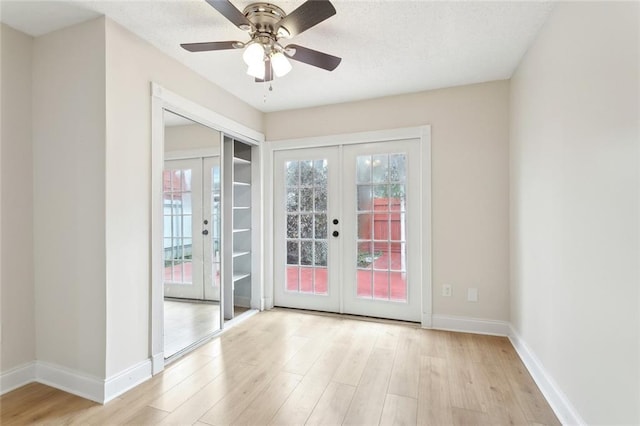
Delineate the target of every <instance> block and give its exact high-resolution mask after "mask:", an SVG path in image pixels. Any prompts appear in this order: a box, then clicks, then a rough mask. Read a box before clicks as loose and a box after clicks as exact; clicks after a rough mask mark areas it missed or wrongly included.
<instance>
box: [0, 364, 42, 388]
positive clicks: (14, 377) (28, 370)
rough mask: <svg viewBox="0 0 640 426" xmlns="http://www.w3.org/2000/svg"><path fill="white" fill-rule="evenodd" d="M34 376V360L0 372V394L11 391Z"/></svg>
mask: <svg viewBox="0 0 640 426" xmlns="http://www.w3.org/2000/svg"><path fill="white" fill-rule="evenodd" d="M35 378H36V363H35V362H34V361H32V362H28V363H26V364H22V365H19V366H17V367H15V368H12V369H11V370H8V371H7V372H4V373H2V374H0V395H4V394H5V393H7V392H11V391H12V390H14V389H18V388H19V387H22V386H24V385H26V384H29V383H31V382H33V381H34V380H35Z"/></svg>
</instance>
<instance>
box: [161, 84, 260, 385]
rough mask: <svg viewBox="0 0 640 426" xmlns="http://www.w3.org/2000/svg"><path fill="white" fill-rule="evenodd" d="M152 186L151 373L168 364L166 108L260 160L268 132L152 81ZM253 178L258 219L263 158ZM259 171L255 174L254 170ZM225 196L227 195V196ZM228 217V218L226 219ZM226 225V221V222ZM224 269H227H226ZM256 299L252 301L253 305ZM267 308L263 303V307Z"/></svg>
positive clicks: (255, 292)
mask: <svg viewBox="0 0 640 426" xmlns="http://www.w3.org/2000/svg"><path fill="white" fill-rule="evenodd" d="M150 86H151V153H150V154H151V176H150V180H151V182H150V183H151V185H150V188H149V191H150V198H151V202H150V206H149V207H150V209H149V210H150V213H149V214H150V216H151V230H150V231H151V232H150V238H149V245H150V250H149V251H150V253H151V256H150V257H151V258H150V268H151V270H150V278H151V280H150V281H151V282H150V285H149V287H150V304H149V305H150V312H149V317H150V336H149V337H150V338H149V353H150V357H151V374H153V375H155V374H157V373H159V372H161V371H162V370H164V367H165V359H164V303H163V302H164V288H163V287H164V286H163V277H164V275H163V274H164V271H163V270H164V250H163V242H162V239H163V229H162V227H163V220H164V219H163V194H162V171H163V170H164V160H165V154H164V111H165V110H168V111H171V112H173V113H175V114H178V115H181V116H183V117H185V118H188V119H189V120H192V121H194V122H196V123H199V124H202V125H204V126H207V127H209V128H212V129H214V130H218V131H220V132H221V133H222V134H227V135H229V136H232V137H234V138H238V139H240V140H242V141H244V142H246V143H248V144H250V145H252V146H253V152H252V155H253V154H254V153H255V157H256V159H258V160H259V159H260V158H261V155H260V149H261V145H262V144H263V143H264V141H265V137H264V134H262V133H260V132H258V131H256V130H254V129H251V128H249V127H247V126H245V125H243V124H241V123H238V122H236V121H234V120H232V119H229V118H227V117H225V116H223V115H220V114H218V113H216V112H214V111H212V110H210V109H208V108H206V107H204V106H202V105H199V104H198V103H196V102H193V101H191V100H189V99H187V98H184V97H182V96H180V95H178V94H176V93H174V92H172V91H170V90H167V89H166V88H164V87H162V86H161V85H160V84H158V83H155V82H151V84H150ZM222 155H224V151H223V148H222V146H221V148H220V156H221V157H222ZM252 167H254V169H253V170H252V179H256V181H255V183H256V184H255V185H253V188H252V194H251V196H252V202H253V201H255V205H256V212H255V214H254V218H260V217H261V214H262V211H261V203H260V200H261V199H262V186H261V185H260V184H259V182H260V176H261V169H260V167H261V164H260V161H256V162H255V165H252ZM254 172H255V173H254ZM223 196H224V195H223ZM223 220H224V219H223ZM253 222H255V223H253V224H252V225H254V226H255V229H256V232H255V233H252V245H253V247H255V250H254V251H255V252H256V256H255V259H260V258H261V254H262V238H263V236H262V227H261V225H262V223H261V221H260V220H258V219H254V220H253ZM222 226H224V223H223V224H222ZM223 244H224V242H223ZM261 266H262V265H261V263H260V262H257V261H256V262H254V263H253V264H252V268H255V269H254V273H255V274H256V276H257V277H258V279H256V280H254V281H255V282H256V283H257V284H256V285H255V286H254V287H253V288H252V289H251V293H252V298H255V299H256V302H255V305H256V306H258V305H262V303H260V301H261V300H263V293H262V291H263V290H262V287H261V286H260V285H259V283H260V281H261V279H260V277H261V276H262V267H261ZM223 272H224V271H223ZM253 305H254V300H252V306H253ZM259 308H260V309H263V307H262V306H259Z"/></svg>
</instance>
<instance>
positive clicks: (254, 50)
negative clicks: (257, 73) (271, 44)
mask: <svg viewBox="0 0 640 426" xmlns="http://www.w3.org/2000/svg"><path fill="white" fill-rule="evenodd" d="M242 59H243V60H244V63H245V64H247V65H248V66H249V67H251V66H252V65H257V64H262V63H263V62H264V47H262V45H261V44H260V43H252V44H250V45H249V46H247V48H246V49H245V51H244V53H243V54H242Z"/></svg>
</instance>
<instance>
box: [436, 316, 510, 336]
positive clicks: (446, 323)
mask: <svg viewBox="0 0 640 426" xmlns="http://www.w3.org/2000/svg"><path fill="white" fill-rule="evenodd" d="M431 328H434V329H436V330H447V331H459V332H464V333H475V334H489V335H493V336H507V335H508V334H509V323H508V322H506V321H498V320H489V319H481V318H468V317H458V316H453V315H432V316H431Z"/></svg>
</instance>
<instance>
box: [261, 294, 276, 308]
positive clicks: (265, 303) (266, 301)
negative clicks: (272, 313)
mask: <svg viewBox="0 0 640 426" xmlns="http://www.w3.org/2000/svg"><path fill="white" fill-rule="evenodd" d="M273 306H274V305H273V297H265V298H263V299H262V309H261V310H263V311H264V310H265V309H273Z"/></svg>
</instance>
